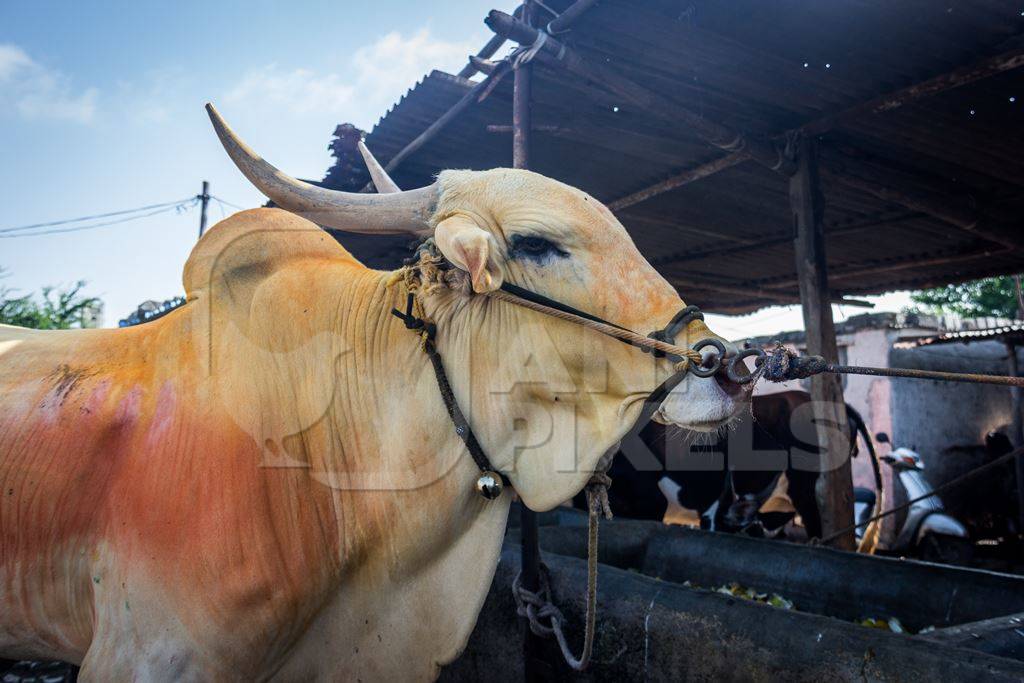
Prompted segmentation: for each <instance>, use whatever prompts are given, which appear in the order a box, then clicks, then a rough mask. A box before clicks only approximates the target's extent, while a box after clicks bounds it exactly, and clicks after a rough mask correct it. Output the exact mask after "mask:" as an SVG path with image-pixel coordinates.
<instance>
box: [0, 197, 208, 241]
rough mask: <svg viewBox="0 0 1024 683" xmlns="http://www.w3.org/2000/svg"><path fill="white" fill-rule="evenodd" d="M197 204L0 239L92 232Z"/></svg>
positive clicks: (180, 204) (190, 201)
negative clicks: (96, 229)
mask: <svg viewBox="0 0 1024 683" xmlns="http://www.w3.org/2000/svg"><path fill="white" fill-rule="evenodd" d="M197 202H198V199H196V198H194V197H193V198H191V199H185V200H183V201H181V202H176V203H173V204H170V205H163V208H160V209H156V210H155V211H150V212H149V213H143V214H140V215H136V216H128V217H127V218H119V219H117V220H113V221H104V222H101V223H92V224H90V225H77V226H75V227H72V228H56V229H54V230H40V231H37V232H21V233H16V234H13V235H2V234H0V239H12V238H15V237H37V236H39V235H55V234H59V233H65V232H79V231H81V230H92V229H94V228H104V227H107V226H109V225H118V224H120V223H127V222H129V221H135V220H139V219H141V218H149V217H150V216H156V215H158V214H161V213H168V212H170V211H175V210H177V211H179V212H180V211H184V210H188V209H190V208H192V207H193V206H195V205H196V203H197ZM118 213H124V212H116V213H114V214H113V215H118ZM66 222H70V221H62V222H58V224H63V223H66Z"/></svg>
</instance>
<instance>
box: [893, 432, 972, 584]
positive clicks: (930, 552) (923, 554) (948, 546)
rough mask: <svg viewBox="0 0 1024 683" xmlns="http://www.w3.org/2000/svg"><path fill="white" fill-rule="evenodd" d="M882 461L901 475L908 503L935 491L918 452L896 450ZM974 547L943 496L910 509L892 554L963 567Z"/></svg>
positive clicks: (918, 502)
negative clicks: (944, 502)
mask: <svg viewBox="0 0 1024 683" xmlns="http://www.w3.org/2000/svg"><path fill="white" fill-rule="evenodd" d="M875 440H876V441H878V442H879V443H888V442H889V437H888V435H886V434H885V433H879V434H876V435H875ZM881 460H882V461H883V462H885V463H886V464H887V465H889V466H890V467H892V468H893V470H894V471H895V472H896V473H897V475H898V478H899V482H900V484H901V485H902V487H903V489H904V490H905V491H906V495H907V500H915V499H917V498H921V497H922V496H925V495H926V494H928V493H930V492H931V491H932V490H933V488H932V485H931V484H930V483H928V480H927V479H925V477H924V462H923V461H922V460H921V456H920V455H919V454H918V453H916V452H915V451H912V450H910V449H909V448H903V447H900V448H896V449H894V450H892V451H891V452H890V453H888V454H886V455H883V456H882V457H881ZM971 548H972V544H971V542H970V539H969V537H968V534H967V529H966V527H964V525H963V524H961V523H960V522H959V521H958V520H957V519H955V518H954V517H953V516H952V515H950V514H949V513H948V512H946V508H945V506H944V505H943V503H942V499H941V498H939V496H937V495H932V496H928V497H927V498H922V499H921V500H918V501H917V502H915V503H913V504H912V505H911V506H910V508H909V509H908V510H907V518H906V520H905V521H904V522H903V525H902V526H901V527H900V529H899V532H898V533H897V535H896V541H895V542H894V543H893V545H892V547H891V548H890V551H891V552H894V553H901V554H907V555H911V556H914V557H918V558H920V559H923V560H931V561H935V562H946V563H956V564H960V563H964V562H967V561H969V560H970V554H971Z"/></svg>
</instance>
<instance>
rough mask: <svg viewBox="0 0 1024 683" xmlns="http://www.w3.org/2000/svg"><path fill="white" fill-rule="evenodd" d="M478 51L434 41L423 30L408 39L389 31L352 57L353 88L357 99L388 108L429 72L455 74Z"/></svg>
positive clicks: (472, 46) (468, 44) (465, 43)
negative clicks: (354, 87) (370, 101)
mask: <svg viewBox="0 0 1024 683" xmlns="http://www.w3.org/2000/svg"><path fill="white" fill-rule="evenodd" d="M478 48H479V46H478V45H476V43H475V41H463V42H458V43H452V42H447V41H443V40H435V39H434V38H432V37H431V35H430V30H429V29H426V28H424V29H420V30H419V31H417V32H416V33H415V34H414V35H413V36H411V37H409V38H405V37H403V36H402V34H400V33H398V32H397V31H392V32H391V33H388V34H386V35H384V36H381V37H380V38H379V39H378V40H377V42H375V43H373V44H372V45H368V46H365V47H361V48H359V49H358V50H356V52H355V54H354V55H353V56H352V63H353V65H354V66H355V69H356V86H357V89H358V91H359V93H360V97H366V98H368V99H370V100H374V101H383V105H384V106H388V105H390V104H392V103H394V102H395V101H396V100H397V99H398V98H399V97H401V96H402V95H404V94H405V91H406V90H408V89H409V88H410V87H412V85H413V84H414V83H415V82H416V81H417V80H418V79H420V78H422V77H423V76H424V75H425V74H427V73H428V72H429V71H430V70H431V69H441V70H442V71H449V72H457V71H458V70H459V69H461V68H462V67H463V66H464V65H465V63H466V60H467V58H468V55H469V54H470V53H471V52H476V50H477V49H478Z"/></svg>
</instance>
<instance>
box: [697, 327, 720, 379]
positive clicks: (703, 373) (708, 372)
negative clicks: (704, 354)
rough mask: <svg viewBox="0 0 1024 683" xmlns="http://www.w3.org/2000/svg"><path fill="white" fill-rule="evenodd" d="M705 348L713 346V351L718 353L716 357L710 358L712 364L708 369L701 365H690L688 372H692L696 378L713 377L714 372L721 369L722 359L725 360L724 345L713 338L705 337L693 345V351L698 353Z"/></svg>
mask: <svg viewBox="0 0 1024 683" xmlns="http://www.w3.org/2000/svg"><path fill="white" fill-rule="evenodd" d="M705 346H714V347H715V350H716V351H718V355H715V356H711V359H712V361H713V362H712V363H711V367H709V368H705V367H703V365H701V366H699V367H698V366H696V365H692V364H691V365H690V368H689V370H690V372H692V373H693V374H694V375H696V376H697V377H713V376H714V374H715V373H716V372H718V371H719V370H721V369H722V359H723V358H725V353H726V352H725V344H723V343H722V342H720V341H719V340H717V339H715V338H714V337H707V338H705V339H701V340H700V341H699V342H697V343H696V344H694V345H693V350H694V351H700V350H701V349H703V348H704V347H705Z"/></svg>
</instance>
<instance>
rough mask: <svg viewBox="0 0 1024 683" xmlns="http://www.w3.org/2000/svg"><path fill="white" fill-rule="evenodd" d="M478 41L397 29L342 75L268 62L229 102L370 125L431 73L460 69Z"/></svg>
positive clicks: (366, 48)
mask: <svg viewBox="0 0 1024 683" xmlns="http://www.w3.org/2000/svg"><path fill="white" fill-rule="evenodd" d="M476 42H477V41H474V40H467V41H463V42H448V41H444V40H438V39H436V38H434V37H433V36H432V35H431V33H430V30H429V29H426V28H424V29H421V30H419V31H417V32H416V33H414V34H413V35H411V36H403V35H402V34H401V33H399V32H397V31H393V32H391V33H388V34H386V35H383V36H381V37H380V38H378V39H377V40H376V41H375V42H374V43H372V44H370V45H365V46H363V47H360V48H359V49H357V50H356V51H355V52H354V53H353V55H352V58H351V63H350V65H348V68H346V69H345V70H344V71H343V72H342V73H317V72H315V71H312V70H310V69H305V68H296V69H291V70H288V69H283V68H281V67H280V66H278V65H277V64H268V65H266V66H263V67H260V68H258V69H254V70H252V71H249V72H248V73H246V74H245V75H244V76H243V77H242V79H241V80H240V81H239V82H238V83H237V84H236V85H235V86H234V87H232V88H231V89H230V90H229V91H228V93H227V95H226V96H225V101H226V102H231V103H239V102H245V103H247V104H250V105H252V106H255V107H259V108H261V109H265V108H266V105H267V103H271V104H273V105H275V108H283V109H284V111H286V112H288V113H290V114H299V115H302V114H310V113H318V114H330V115H332V116H333V117H335V120H337V121H341V120H346V121H354V122H356V123H357V124H358V125H363V126H367V125H371V124H372V123H373V122H374V121H375V117H377V116H379V115H381V114H382V113H383V112H384V111H385V110H386V108H387V107H389V106H390V105H391V104H393V103H394V102H395V101H396V100H397V99H398V98H399V97H401V96H402V95H403V94H405V92H406V90H408V89H409V88H411V87H412V86H413V84H414V83H415V82H416V81H417V80H419V79H420V78H422V77H423V76H424V75H425V74H427V73H428V72H429V71H430V70H431V69H435V68H437V69H442V70H447V71H457V70H458V69H460V68H461V67H462V66H463V64H465V61H466V59H467V55H469V53H470V52H474V51H475V49H476V48H477V47H478V46H477V45H476ZM268 113H269V112H268Z"/></svg>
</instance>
